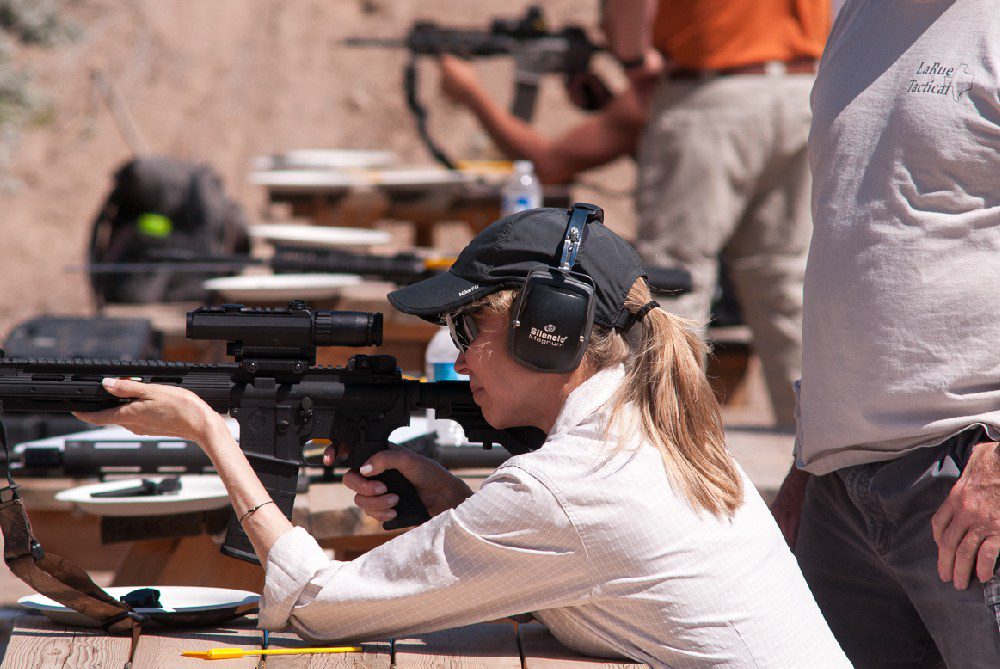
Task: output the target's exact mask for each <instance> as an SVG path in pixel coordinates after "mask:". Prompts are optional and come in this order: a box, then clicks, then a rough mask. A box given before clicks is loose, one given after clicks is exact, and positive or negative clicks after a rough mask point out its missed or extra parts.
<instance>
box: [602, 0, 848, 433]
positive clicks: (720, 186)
mask: <svg viewBox="0 0 1000 669" xmlns="http://www.w3.org/2000/svg"><path fill="white" fill-rule="evenodd" d="M651 2H652V0H608V7H607V11H608V12H611V13H613V14H614V17H615V20H614V21H613V22H612V23H611V25H612V27H614V28H616V29H618V30H620V31H622V34H621V36H619V37H618V38H616V39H613V40H612V43H613V44H615V45H617V48H618V53H616V54H615V55H616V56H617V57H618V58H619V60H621V61H622V64H623V66H624V67H625V68H626V71H627V72H628V73H629V75H630V78H638V79H640V80H642V79H643V78H645V77H646V76H648V74H647V73H648V70H649V69H650V68H651V67H653V66H654V65H655V64H653V63H650V60H649V58H648V56H647V55H645V54H647V53H648V49H647V46H648V45H649V44H652V45H653V46H654V47H655V48H656V50H657V51H658V52H660V53H661V54H663V56H664V58H665V59H666V68H665V69H664V74H663V75H662V76H661V77H660V80H659V83H658V85H657V86H656V88H655V90H654V91H653V93H652V101H651V107H650V116H649V122H648V123H647V126H646V130H645V133H644V135H643V137H642V139H641V141H640V143H639V152H638V158H637V160H638V164H639V171H638V177H637V189H636V190H637V192H636V213H637V216H638V223H639V225H638V238H637V241H636V248H637V249H638V250H639V253H640V254H641V255H642V257H643V259H644V260H645V261H646V262H648V263H660V264H662V263H666V264H676V265H681V266H684V267H686V268H687V269H688V270H690V272H691V275H692V279H693V282H694V291H693V292H692V293H691V294H689V295H686V296H683V297H682V298H680V300H678V305H677V307H676V310H678V311H680V312H681V313H682V315H685V316H689V317H693V318H701V319H703V318H705V317H706V316H707V314H708V308H709V303H710V300H711V297H712V294H713V292H714V291H715V287H716V286H715V282H716V276H717V262H718V258H719V256H720V254H721V256H722V257H723V258H724V259H725V260H726V261H727V265H728V269H729V272H730V274H731V276H732V279H733V284H734V286H735V288H736V293H737V296H738V297H739V300H740V304H741V306H742V308H743V316H744V319H745V320H746V322H747V324H748V325H749V326H750V329H751V330H752V332H753V342H754V348H755V349H756V351H757V352H758V354H759V355H760V357H761V362H762V363H763V369H764V375H765V379H766V381H767V385H768V389H769V391H770V395H771V398H772V403H773V404H774V406H775V414H776V419H777V421H778V423H780V424H783V425H793V424H794V420H795V418H794V407H795V398H794V393H793V390H792V384H793V383H794V382H795V381H796V380H797V379H798V378H799V376H800V373H801V330H802V279H803V274H804V270H805V261H806V252H807V250H808V246H809V239H810V235H811V232H812V221H811V217H810V204H809V196H810V188H811V182H810V178H809V165H808V161H807V156H806V140H807V138H808V135H809V124H810V121H811V114H810V111H809V92H810V90H811V88H812V83H813V79H814V77H815V72H816V63H817V61H818V60H819V57H820V55H821V54H822V52H823V45H824V43H825V40H826V36H827V33H828V31H829V28H830V19H831V10H830V3H829V0H800V1H798V2H787V1H783V0H782V1H779V0H660V2H659V3H658V6H657V7H656V12H655V15H654V18H653V21H652V25H650V22H649V20H648V12H649V11H650V4H651Z"/></svg>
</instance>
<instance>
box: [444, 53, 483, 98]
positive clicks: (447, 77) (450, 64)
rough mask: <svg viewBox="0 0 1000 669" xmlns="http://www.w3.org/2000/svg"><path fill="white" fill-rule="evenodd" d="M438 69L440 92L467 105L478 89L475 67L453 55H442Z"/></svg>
mask: <svg viewBox="0 0 1000 669" xmlns="http://www.w3.org/2000/svg"><path fill="white" fill-rule="evenodd" d="M438 69H439V70H440V71H441V92H442V93H444V94H445V95H446V96H447V97H448V98H449V99H450V100H452V101H453V102H457V103H458V104H461V105H465V106H469V104H470V103H471V100H472V98H473V97H474V94H475V91H477V90H478V89H479V78H478V77H477V76H476V70H475V68H474V67H473V66H472V65H471V64H469V63H467V62H465V61H463V60H460V59H458V58H456V57H454V56H448V55H443V56H441V58H440V59H439V60H438Z"/></svg>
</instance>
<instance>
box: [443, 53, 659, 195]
mask: <svg viewBox="0 0 1000 669" xmlns="http://www.w3.org/2000/svg"><path fill="white" fill-rule="evenodd" d="M440 66H441V89H442V91H443V92H444V93H445V94H446V95H447V96H448V97H449V98H451V99H452V100H454V101H455V102H458V103H459V104H462V105H464V106H466V107H468V108H469V109H470V110H471V111H472V113H473V114H475V115H476V118H477V119H479V122H480V124H481V125H482V126H483V129H484V130H486V132H487V133H488V134H489V135H490V137H491V138H492V139H493V141H494V142H495V143H496V145H497V146H498V147H499V148H500V150H501V151H502V152H503V153H504V154H505V155H506V156H508V157H509V158H511V159H525V160H530V161H532V163H534V165H535V172H536V173H537V174H538V178H539V179H540V180H541V182H542V183H546V184H564V183H569V182H571V181H572V180H573V178H574V177H575V176H576V175H577V174H579V173H580V172H582V171H584V170H587V169H590V168H592V167H597V166H599V165H603V164H605V163H608V162H611V161H612V160H614V159H615V158H618V157H620V156H623V155H630V154H632V153H633V152H634V151H635V147H636V143H637V142H638V139H639V135H640V133H641V131H642V128H643V126H644V125H645V122H646V115H647V110H646V108H645V106H644V105H643V104H642V103H641V102H640V99H639V96H638V95H637V94H636V92H635V90H634V89H633V88H629V89H628V90H626V91H625V92H623V93H620V94H618V95H615V96H614V97H613V98H612V99H611V101H610V102H609V103H608V104H607V106H606V107H605V108H604V109H602V110H601V111H599V112H597V113H596V114H593V115H592V116H590V117H588V118H587V119H585V120H584V121H582V122H581V123H579V124H578V125H576V126H574V127H573V128H571V129H570V130H568V131H567V132H566V133H564V134H563V135H560V136H559V137H556V138H553V139H550V138H548V137H545V136H543V135H542V134H540V133H539V132H538V131H537V130H535V129H534V128H532V127H531V125H529V124H528V123H526V122H524V121H522V120H521V119H519V118H517V117H515V116H514V115H513V114H511V113H510V112H509V111H507V110H506V109H504V108H502V107H501V106H500V105H498V104H497V103H496V102H494V101H493V99H492V98H491V97H490V96H489V94H488V93H487V92H486V90H485V89H484V88H483V87H482V85H481V84H480V83H479V80H478V79H477V78H476V74H475V70H474V69H473V68H472V66H471V65H469V64H468V63H465V62H463V61H461V60H459V59H457V58H454V57H451V56H443V57H442V58H441V61H440Z"/></svg>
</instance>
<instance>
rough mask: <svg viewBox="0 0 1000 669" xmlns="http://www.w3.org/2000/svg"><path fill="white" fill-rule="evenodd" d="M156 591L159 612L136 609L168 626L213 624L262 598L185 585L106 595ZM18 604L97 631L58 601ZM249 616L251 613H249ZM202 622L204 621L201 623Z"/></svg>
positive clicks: (33, 599) (37, 598)
mask: <svg viewBox="0 0 1000 669" xmlns="http://www.w3.org/2000/svg"><path fill="white" fill-rule="evenodd" d="M141 588H154V589H156V590H159V591H160V604H161V605H162V606H161V607H159V608H137V609H136V611H137V612H138V613H143V614H147V615H149V616H150V617H152V618H153V620H156V621H162V622H164V623H166V624H169V623H170V621H171V619H172V618H177V617H180V616H190V617H191V618H192V619H193V620H191V624H195V625H197V624H205V625H210V624H214V621H215V620H218V619H219V618H220V617H223V618H224V617H226V616H227V615H229V616H230V617H233V616H232V615H231V614H233V613H235V611H236V609H237V608H238V607H241V606H244V605H252V604H256V603H257V602H258V601H260V595H258V594H257V593H256V592H250V591H249V590H230V589H227V588H202V587H194V586H185V585H150V586H143V585H136V586H121V587H114V588H105V589H104V590H105V592H107V593H108V594H109V595H111V596H112V597H114V598H115V599H121V598H122V597H124V596H125V595H127V594H128V593H130V592H132V591H133V590H139V589H141ZM17 603H18V604H20V605H21V606H23V607H24V608H26V609H30V610H32V611H35V612H37V613H40V614H42V615H43V616H45V617H47V618H50V619H51V620H52V621H53V622H56V623H59V624H62V625H70V626H73V627H98V626H99V623H98V622H97V621H96V620H94V619H93V618H90V617H88V616H85V615H83V614H82V613H79V612H78V611H74V610H73V609H71V608H68V607H65V606H63V605H62V604H60V603H59V602H57V601H54V600H52V599H49V598H48V597H46V596H44V595H38V594H35V595H28V596H26V597H21V598H20V599H18V600H17ZM248 612H249V611H248ZM199 618H201V619H202V621H201V622H199V620H198V619H199Z"/></svg>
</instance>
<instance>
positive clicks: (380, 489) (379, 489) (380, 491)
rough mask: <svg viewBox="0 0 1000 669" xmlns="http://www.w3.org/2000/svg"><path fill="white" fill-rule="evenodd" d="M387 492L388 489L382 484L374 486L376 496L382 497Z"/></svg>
mask: <svg viewBox="0 0 1000 669" xmlns="http://www.w3.org/2000/svg"><path fill="white" fill-rule="evenodd" d="M388 490H389V489H388V488H386V487H385V485H384V484H382V483H379V484H378V485H377V486H375V494H376V495H384V494H385V493H386V492H387V491H388Z"/></svg>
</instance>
